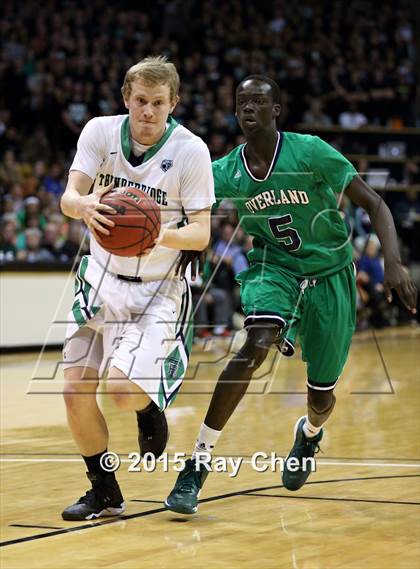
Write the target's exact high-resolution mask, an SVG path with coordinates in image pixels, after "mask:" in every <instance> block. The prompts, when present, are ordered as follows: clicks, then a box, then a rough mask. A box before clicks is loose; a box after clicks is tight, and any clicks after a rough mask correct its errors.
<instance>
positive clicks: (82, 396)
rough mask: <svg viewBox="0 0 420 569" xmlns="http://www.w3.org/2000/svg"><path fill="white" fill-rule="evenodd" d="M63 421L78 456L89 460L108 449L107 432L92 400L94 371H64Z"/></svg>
mask: <svg viewBox="0 0 420 569" xmlns="http://www.w3.org/2000/svg"><path fill="white" fill-rule="evenodd" d="M64 379H65V386H64V401H65V404H66V410H67V421H68V425H69V427H70V430H71V432H72V435H73V438H74V441H75V443H76V444H77V446H78V448H79V450H80V454H82V455H83V456H92V455H95V454H98V453H100V452H103V451H104V450H105V449H106V448H107V446H108V428H107V426H106V422H105V418H104V416H103V414H102V411H101V410H100V409H99V406H98V402H97V400H96V390H97V388H98V385H99V379H98V370H96V369H94V368H90V367H72V368H68V369H66V370H64Z"/></svg>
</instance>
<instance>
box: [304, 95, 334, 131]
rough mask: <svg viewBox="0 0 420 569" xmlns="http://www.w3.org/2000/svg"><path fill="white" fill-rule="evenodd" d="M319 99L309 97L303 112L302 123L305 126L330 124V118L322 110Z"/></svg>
mask: <svg viewBox="0 0 420 569" xmlns="http://www.w3.org/2000/svg"><path fill="white" fill-rule="evenodd" d="M322 107H323V105H322V101H321V100H320V99H311V101H310V103H309V109H308V110H307V111H305V112H304V114H303V120H302V122H303V124H305V125H307V126H330V125H332V120H331V118H330V117H329V116H328V115H326V114H325V113H324V112H323V108H322Z"/></svg>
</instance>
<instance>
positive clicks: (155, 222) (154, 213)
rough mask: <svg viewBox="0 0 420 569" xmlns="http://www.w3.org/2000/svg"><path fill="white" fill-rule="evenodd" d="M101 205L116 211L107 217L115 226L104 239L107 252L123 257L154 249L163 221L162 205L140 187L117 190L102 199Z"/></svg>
mask: <svg viewBox="0 0 420 569" xmlns="http://www.w3.org/2000/svg"><path fill="white" fill-rule="evenodd" d="M101 203H103V204H106V205H109V206H111V207H112V208H114V209H115V211H116V212H117V213H115V214H112V215H110V214H106V215H107V217H109V219H111V220H112V221H113V222H114V223H115V226H114V227H111V228H109V230H110V234H109V235H104V236H101V241H100V243H101V245H102V247H103V248H104V249H106V250H107V251H108V252H109V253H112V254H113V255H119V256H120V257H136V256H137V255H140V254H141V253H143V251H145V250H146V249H149V248H150V247H153V244H154V241H155V239H156V238H157V237H158V235H159V232H160V224H161V222H160V209H159V206H158V204H157V203H156V202H155V201H154V200H153V199H152V198H151V197H149V196H148V195H147V194H145V193H144V192H142V191H141V190H138V189H137V188H118V189H115V190H112V191H110V192H108V193H107V194H105V195H104V196H102V198H101ZM107 229H108V228H107Z"/></svg>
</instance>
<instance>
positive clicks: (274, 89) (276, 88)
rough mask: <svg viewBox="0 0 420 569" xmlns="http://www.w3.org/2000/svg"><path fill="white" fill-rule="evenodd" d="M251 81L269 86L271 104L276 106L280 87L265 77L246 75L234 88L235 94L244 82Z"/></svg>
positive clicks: (279, 97) (279, 95) (278, 101)
mask: <svg viewBox="0 0 420 569" xmlns="http://www.w3.org/2000/svg"><path fill="white" fill-rule="evenodd" d="M251 79H252V80H254V81H260V82H261V83H266V84H267V85H270V87H271V97H272V99H273V103H274V104H276V105H277V104H279V103H280V99H281V93H280V87H279V86H278V85H277V83H276V82H275V81H274V79H271V77H267V76H266V75H248V76H247V77H245V78H244V79H242V81H241V82H240V83H239V85H238V86H237V87H236V92H238V89H239V87H240V86H241V85H242V83H245V81H249V80H251Z"/></svg>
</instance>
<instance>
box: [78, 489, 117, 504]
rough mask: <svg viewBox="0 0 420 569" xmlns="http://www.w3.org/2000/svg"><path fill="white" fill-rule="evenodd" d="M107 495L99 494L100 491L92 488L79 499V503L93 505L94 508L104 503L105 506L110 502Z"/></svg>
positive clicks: (104, 493)
mask: <svg viewBox="0 0 420 569" xmlns="http://www.w3.org/2000/svg"><path fill="white" fill-rule="evenodd" d="M107 494H108V493H107V492H99V491H98V490H95V489H94V488H91V489H90V490H88V491H87V492H86V494H85V495H84V496H82V497H81V498H79V500H78V503H79V504H91V505H92V506H96V505H99V504H100V502H101V501H102V502H103V503H104V504H106V502H109V500H110V498H109V496H108V495H107Z"/></svg>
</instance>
